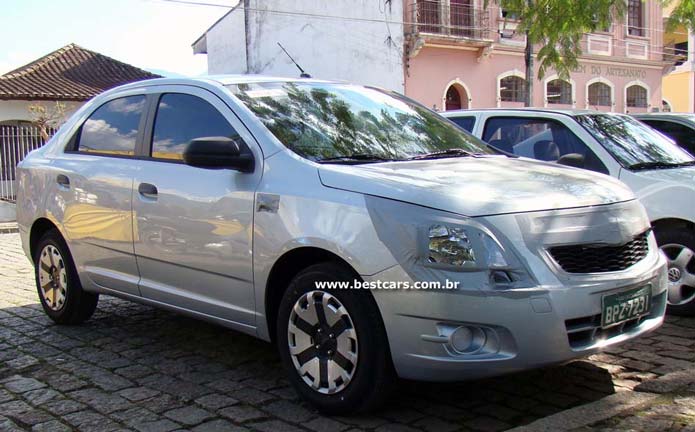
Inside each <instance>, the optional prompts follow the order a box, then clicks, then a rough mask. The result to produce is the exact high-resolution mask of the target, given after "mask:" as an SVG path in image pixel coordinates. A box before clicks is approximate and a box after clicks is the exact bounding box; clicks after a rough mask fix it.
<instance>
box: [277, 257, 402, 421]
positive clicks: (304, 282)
mask: <svg viewBox="0 0 695 432" xmlns="http://www.w3.org/2000/svg"><path fill="white" fill-rule="evenodd" d="M354 279H355V276H354V275H353V274H352V272H350V271H348V270H347V269H345V268H344V267H343V266H340V265H338V264H333V263H325V264H317V265H314V266H311V267H309V268H307V269H305V270H304V271H302V272H300V273H299V274H298V275H297V276H296V277H295V278H294V279H293V281H292V282H291V283H290V286H289V287H288V289H287V291H286V292H285V294H284V296H283V298H282V302H281V304H280V309H279V313H278V320H277V344H278V349H279V351H280V356H281V358H282V362H283V364H284V366H285V369H286V370H287V371H288V373H289V377H290V382H291V383H292V385H293V386H294V388H295V389H296V390H297V391H298V392H299V394H300V395H302V396H303V397H304V398H305V399H307V400H308V401H309V402H310V403H312V404H313V405H314V406H315V407H316V408H317V409H318V410H319V411H321V412H323V413H326V414H349V413H352V412H358V411H359V412H365V411H370V410H372V409H375V408H377V407H378V406H380V405H381V404H382V403H383V402H384V401H385V399H386V397H387V396H388V393H389V391H390V389H391V387H392V384H393V381H394V376H395V375H394V372H393V367H392V364H391V358H390V354H389V349H388V341H387V338H386V332H385V330H384V326H383V323H382V321H381V317H380V314H379V310H378V308H377V306H376V303H375V302H374V299H373V298H372V296H371V294H370V293H369V292H367V291H361V290H337V289H336V290H324V289H319V288H317V284H316V282H327V281H347V282H351V281H353V280H354Z"/></svg>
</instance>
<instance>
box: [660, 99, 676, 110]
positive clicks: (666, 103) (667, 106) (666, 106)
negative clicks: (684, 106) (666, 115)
mask: <svg viewBox="0 0 695 432" xmlns="http://www.w3.org/2000/svg"><path fill="white" fill-rule="evenodd" d="M661 111H663V112H672V111H673V108H672V107H671V104H670V103H669V101H667V100H662V101H661Z"/></svg>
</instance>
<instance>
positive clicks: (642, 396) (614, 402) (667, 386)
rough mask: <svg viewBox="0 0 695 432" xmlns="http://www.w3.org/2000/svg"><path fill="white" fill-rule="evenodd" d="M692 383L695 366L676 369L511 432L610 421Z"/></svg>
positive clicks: (544, 430) (562, 428) (539, 431)
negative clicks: (680, 369)
mask: <svg viewBox="0 0 695 432" xmlns="http://www.w3.org/2000/svg"><path fill="white" fill-rule="evenodd" d="M692 383H695V369H686V370H683V371H678V372H672V373H669V374H666V375H663V376H661V377H659V378H655V379H653V380H649V381H644V382H643V383H640V384H639V385H637V387H635V391H627V392H622V393H616V394H612V395H610V396H606V397H604V398H602V399H599V400H597V401H595V402H591V403H588V404H586V405H580V406H578V407H575V408H571V409H568V410H565V411H562V412H559V413H557V414H553V415H551V416H548V417H545V418H542V419H540V420H536V421H535V422H533V423H530V424H528V425H526V426H520V427H517V428H514V429H510V430H509V431H508V432H551V431H553V432H557V431H568V430H572V429H578V428H581V427H584V426H589V425H592V424H594V423H598V422H601V421H604V420H608V419H609V418H611V417H615V416H617V415H620V414H622V413H624V412H625V411H629V410H633V409H639V408H641V407H642V406H645V405H648V404H649V403H650V402H652V401H653V400H655V399H657V398H658V397H659V396H660V395H661V394H664V393H671V392H673V391H676V390H678V389H680V388H683V387H685V386H687V385H690V384H692Z"/></svg>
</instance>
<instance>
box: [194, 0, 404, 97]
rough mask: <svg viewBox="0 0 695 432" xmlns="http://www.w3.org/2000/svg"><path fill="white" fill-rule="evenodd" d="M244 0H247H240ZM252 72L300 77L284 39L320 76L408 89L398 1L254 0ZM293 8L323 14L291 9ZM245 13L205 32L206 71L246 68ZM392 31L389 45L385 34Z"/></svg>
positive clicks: (236, 13) (251, 14) (235, 14)
mask: <svg viewBox="0 0 695 432" xmlns="http://www.w3.org/2000/svg"><path fill="white" fill-rule="evenodd" d="M242 1H243V0H242ZM249 9H250V10H249V11H248V13H249V16H248V20H249V32H248V36H249V38H248V39H249V40H248V43H249V61H248V71H249V72H250V73H258V74H263V75H279V76H291V77H296V76H298V75H299V72H298V70H297V69H296V67H295V66H294V65H293V64H292V62H291V61H290V59H289V58H287V56H286V55H285V54H284V53H283V52H282V50H281V49H280V47H279V46H278V45H277V42H280V43H282V44H283V45H284V46H285V48H286V49H287V50H288V51H289V52H290V54H291V55H292V56H293V57H294V58H295V60H297V62H298V63H299V64H300V65H301V66H302V67H303V68H304V69H305V70H306V71H307V72H308V73H310V74H311V75H312V77H314V78H321V79H338V80H346V81H351V82H355V83H360V84H367V85H375V86H379V87H385V88H388V89H392V90H396V91H399V92H403V90H404V84H403V81H404V77H403V25H402V24H394V23H389V24H388V25H387V23H386V22H385V21H395V22H401V21H403V2H402V1H400V0H392V1H390V2H388V1H387V0H331V1H325V0H250V7H249ZM271 11H291V12H293V13H306V14H312V15H322V16H338V17H348V18H362V19H370V20H377V21H375V22H371V21H349V20H344V19H340V20H339V19H332V18H318V17H308V16H301V15H286V14H278V13H273V12H271ZM243 23H244V13H243V10H241V7H240V8H239V9H238V10H235V11H233V12H231V13H229V14H228V15H227V16H226V17H225V18H224V19H222V20H221V21H220V22H219V23H218V24H217V25H216V26H215V27H213V29H211V30H210V31H209V32H208V33H207V52H208V72H209V73H211V74H217V73H246V72H247V68H246V62H245V61H244V60H245V53H246V47H245V45H244V44H245V42H246V41H245V39H246V38H245V37H244V34H243V33H240V32H239V30H240V29H243V28H244V26H243ZM389 35H390V37H391V39H392V42H393V43H391V44H390V45H389V43H388V42H387V38H388V37H389Z"/></svg>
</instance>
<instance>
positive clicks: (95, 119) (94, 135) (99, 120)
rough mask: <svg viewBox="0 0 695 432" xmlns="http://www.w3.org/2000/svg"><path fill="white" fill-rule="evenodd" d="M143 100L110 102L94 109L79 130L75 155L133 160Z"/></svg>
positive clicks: (116, 100)
mask: <svg viewBox="0 0 695 432" xmlns="http://www.w3.org/2000/svg"><path fill="white" fill-rule="evenodd" d="M144 107H145V96H142V95H138V96H127V97H123V98H118V99H113V100H111V101H109V102H106V103H105V104H104V105H102V106H100V107H99V108H97V110H96V111H94V112H93V113H92V115H90V116H89V118H88V119H87V121H85V122H84V124H83V125H82V127H81V128H80V132H79V136H78V140H77V151H79V152H84V153H95V154H101V155H106V156H133V155H134V154H135V144H136V142H137V136H138V130H139V127H140V119H141V118H142V113H143V110H144Z"/></svg>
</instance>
